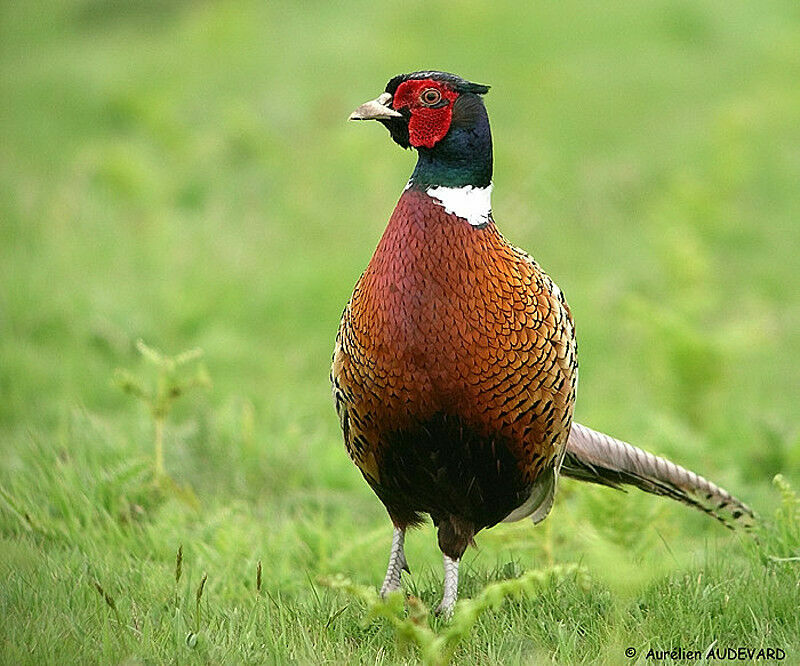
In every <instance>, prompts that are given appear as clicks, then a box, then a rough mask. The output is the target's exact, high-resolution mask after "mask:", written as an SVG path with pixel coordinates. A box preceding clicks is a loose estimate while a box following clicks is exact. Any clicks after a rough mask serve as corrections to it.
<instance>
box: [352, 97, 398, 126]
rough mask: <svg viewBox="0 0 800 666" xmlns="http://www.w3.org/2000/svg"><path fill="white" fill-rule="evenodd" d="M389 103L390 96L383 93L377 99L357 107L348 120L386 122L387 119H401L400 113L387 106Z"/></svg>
mask: <svg viewBox="0 0 800 666" xmlns="http://www.w3.org/2000/svg"><path fill="white" fill-rule="evenodd" d="M391 101H392V96H391V95H390V94H389V93H387V92H385V93H383V94H382V95H381V96H380V97H378V98H377V99H373V100H370V101H369V102H365V103H364V104H362V105H361V106H359V107H358V108H357V109H356V110H355V111H353V113H351V114H350V120H388V119H389V118H402V117H403V114H402V113H399V112H397V111H395V110H394V109H393V108H391V107H389V106H387V104H389V102H391Z"/></svg>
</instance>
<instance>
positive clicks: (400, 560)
mask: <svg viewBox="0 0 800 666" xmlns="http://www.w3.org/2000/svg"><path fill="white" fill-rule="evenodd" d="M404 541H405V530H402V529H400V528H399V527H395V528H394V536H393V537H392V550H391V552H390V553H389V566H388V567H387V569H386V577H385V578H384V579H383V585H381V597H385V596H386V595H387V594H390V593H392V592H395V591H396V590H399V589H400V575H401V574H402V573H403V571H408V570H409V569H408V562H406V554H405V551H404V550H403V543H404Z"/></svg>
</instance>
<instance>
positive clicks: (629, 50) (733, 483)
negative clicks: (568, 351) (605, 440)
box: [0, 0, 800, 664]
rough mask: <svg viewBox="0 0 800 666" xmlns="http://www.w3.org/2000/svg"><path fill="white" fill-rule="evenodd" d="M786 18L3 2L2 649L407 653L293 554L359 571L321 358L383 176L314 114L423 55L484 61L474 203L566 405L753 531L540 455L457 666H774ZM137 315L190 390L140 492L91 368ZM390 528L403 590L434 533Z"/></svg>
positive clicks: (786, 200)
mask: <svg viewBox="0 0 800 666" xmlns="http://www.w3.org/2000/svg"><path fill="white" fill-rule="evenodd" d="M301 7H303V8H304V9H303V10H301V9H300V8H301ZM798 44H800V8H799V7H798V4H797V2H796V0H784V1H778V0H765V1H764V2H759V3H729V2H722V1H721V0H720V1H711V0H702V1H699V2H683V1H680V2H667V1H666V0H663V1H660V2H649V3H630V2H603V3H593V4H589V5H587V4H586V3H580V2H572V1H571V0H569V1H566V2H557V3H556V2H538V3H526V2H520V3H485V2H471V3H470V2H467V3H461V2H459V3H456V2H422V1H417V2H408V3H386V2H384V3H375V2H366V1H363V2H360V1H353V2H347V3H322V2H319V3H317V2H314V3H306V4H305V5H300V4H299V3H289V2H287V3H280V2H274V3H273V2H270V3H264V2H260V1H255V0H254V1H252V2H230V3H213V2H204V3H200V2H197V3H191V2H178V1H174V2H168V1H166V0H163V1H158V0H140V1H139V2H135V3H125V2H114V1H112V0H85V1H82V2H79V1H78V0H61V1H53V2H50V3H34V2H31V3H3V5H2V8H0V576H1V577H2V584H0V617H1V618H2V622H0V625H1V628H0V638H1V640H0V662H2V663H8V664H18V663H72V662H74V663H78V662H80V663H126V664H135V663H166V662H168V663H208V662H211V663H240V662H248V663H262V662H265V663H280V664H283V663H301V664H302V663H331V664H333V663H344V662H354V663H378V664H389V663H414V662H416V661H417V660H419V659H421V658H423V657H424V658H429V659H431V660H434V659H435V658H436V648H435V646H433V647H430V646H429V648H428V650H429V651H428V652H424V651H420V650H419V649H418V648H417V647H415V646H414V645H413V641H411V642H409V641H408V640H403V639H402V634H403V632H404V631H407V630H408V628H409V626H410V625H408V624H403V620H402V619H401V615H402V611H398V612H399V613H400V615H395V616H392V612H393V611H391V609H386V608H380V607H376V608H373V615H372V616H370V615H369V614H368V606H369V603H367V602H365V601H364V598H365V597H366V596H368V593H367V592H366V591H364V590H361V589H360V588H359V589H352V590H351V593H350V594H348V593H347V592H346V591H342V590H340V589H331V588H329V587H326V586H325V585H323V584H322V583H321V582H320V580H321V577H325V576H334V575H337V574H342V575H344V576H347V577H348V578H349V579H351V580H352V581H356V582H357V583H358V584H360V585H371V586H374V585H377V584H378V583H379V582H380V581H381V579H382V576H383V572H384V567H385V561H386V557H387V555H388V548H389V544H390V538H391V526H390V524H389V521H388V519H387V517H386V515H385V513H384V511H383V509H382V507H381V505H380V503H379V502H378V500H377V499H376V498H375V497H374V496H373V495H372V493H371V492H370V490H369V489H368V487H367V486H366V484H364V483H363V481H362V479H361V478H360V476H359V474H358V473H357V471H356V470H355V468H354V467H353V466H352V465H351V463H350V462H349V460H348V458H347V456H346V454H345V452H344V448H343V446H342V444H341V439H340V434H339V431H338V421H337V419H336V417H335V414H334V411H333V406H332V404H331V399H330V391H329V387H328V379H327V376H328V366H329V359H330V353H331V350H332V346H333V339H334V335H335V331H336V327H337V324H338V320H339V315H340V313H341V310H342V307H343V306H344V303H345V302H346V299H347V297H348V296H349V294H350V290H351V288H352V286H353V284H354V282H355V280H356V279H357V278H358V275H359V274H360V271H361V270H362V269H363V267H364V266H365V265H366V263H367V261H368V260H369V257H370V254H371V252H372V249H373V247H374V246H375V244H376V242H377V239H378V238H379V236H380V233H381V231H382V229H383V226H384V225H385V222H386V220H387V218H388V216H389V214H390V212H391V210H392V208H393V206H394V203H395V201H396V199H397V197H398V195H399V193H400V191H401V190H402V187H403V186H404V184H405V181H406V178H407V176H408V174H409V173H410V171H411V168H412V166H413V156H412V155H411V154H410V153H404V152H403V151H400V150H399V149H397V148H396V147H394V146H393V144H391V142H390V141H389V138H388V135H387V133H386V132H385V131H384V130H383V129H382V128H380V127H376V126H364V125H358V126H356V125H354V124H348V123H347V122H346V120H345V119H346V118H347V115H348V114H349V112H350V111H351V110H352V109H353V108H354V107H355V106H356V105H358V104H360V103H361V102H363V101H364V100H366V99H370V98H372V97H374V96H375V95H377V93H378V92H380V91H381V90H382V88H383V86H384V85H385V82H386V80H388V79H389V78H390V77H391V76H393V75H394V74H397V73H400V72H405V71H411V70H415V69H420V68H430V67H435V68H439V69H445V70H451V71H455V72H457V73H459V74H462V75H464V76H466V77H468V78H470V79H472V80H475V81H479V82H483V83H489V84H491V85H492V86H493V88H492V91H491V92H490V94H489V95H488V97H487V105H488V108H489V112H490V115H491V119H492V123H493V130H494V136H495V147H496V168H495V196H494V201H493V204H494V212H495V217H496V219H497V221H498V224H499V225H500V227H501V229H502V230H503V232H504V233H505V234H506V235H507V237H509V238H510V239H511V240H512V241H513V242H514V243H515V244H518V245H520V246H522V247H524V248H526V249H528V250H529V251H531V252H532V254H533V255H534V256H535V257H536V258H537V260H538V261H539V262H540V263H541V264H542V265H543V266H544V267H545V268H546V269H547V270H548V271H549V272H550V274H551V275H552V276H553V277H554V278H555V279H556V280H557V281H558V283H559V284H560V286H561V287H562V288H563V290H564V291H565V293H566V294H567V297H568V298H569V301H570V304H571V305H572V310H573V313H574V315H575V318H576V321H577V327H578V336H579V342H580V360H581V386H580V390H579V400H578V406H577V414H576V417H577V419H578V420H579V421H581V422H583V423H586V424H588V425H591V426H593V427H595V428H598V429H603V430H606V431H607V432H610V433H612V434H614V435H617V436H620V437H623V438H625V439H627V440H629V441H632V442H634V443H636V444H638V445H640V446H643V447H645V448H647V449H650V450H652V451H654V452H659V453H662V454H665V455H668V456H669V457H671V458H673V459H674V460H676V461H679V462H681V463H682V464H685V465H687V466H689V467H691V468H693V469H695V470H697V471H699V472H701V473H703V474H704V475H706V476H708V477H709V478H711V479H713V480H715V481H717V482H719V483H721V484H723V485H725V486H726V487H728V488H729V489H730V490H732V491H734V492H735V493H736V494H737V495H739V496H740V497H741V498H742V499H744V500H745V501H747V502H749V503H751V504H752V506H754V508H755V509H756V510H757V511H758V512H759V514H760V516H761V517H762V525H763V527H762V528H761V530H760V537H759V540H758V543H756V542H754V541H753V540H752V539H751V538H749V537H747V536H739V535H736V534H733V533H730V532H728V531H727V530H725V529H723V528H722V527H720V526H719V525H718V524H715V523H714V521H711V520H709V519H708V518H706V517H705V516H702V515H700V514H697V515H696V514H695V513H693V512H691V511H690V510H689V509H686V508H684V507H681V506H677V505H675V506H673V505H671V504H670V503H668V502H665V501H663V500H661V501H660V500H658V499H654V498H650V497H647V496H644V495H642V494H638V493H630V494H622V493H616V492H612V491H609V490H605V489H601V488H591V487H585V486H580V485H578V484H576V483H570V482H564V483H563V485H562V488H561V492H560V494H559V497H558V498H557V502H556V506H555V508H554V510H553V512H552V514H551V516H550V518H549V519H548V521H546V522H545V523H544V524H543V525H541V526H539V527H537V528H534V527H533V526H532V525H530V524H529V523H527V522H526V523H522V524H515V525H510V526H500V527H497V528H495V529H493V530H490V531H487V532H485V533H482V534H480V535H479V537H478V539H477V543H478V546H479V548H478V549H477V550H471V551H470V552H469V553H468V555H467V556H466V557H465V563H464V566H463V568H462V570H463V585H462V590H463V596H464V597H465V598H467V597H476V596H478V595H479V594H480V593H481V590H484V588H485V587H486V586H487V585H489V584H491V583H493V582H495V581H501V580H506V579H511V578H514V577H515V576H518V575H519V574H521V573H522V572H525V571H528V572H537V571H541V572H544V573H545V574H547V575H544V574H543V582H542V583H541V584H540V585H539V586H538V587H536V589H534V590H531V591H528V593H526V594H524V595H522V596H521V597H519V598H516V599H514V600H509V601H507V602H506V603H505V604H501V605H499V606H498V607H496V608H492V609H490V610H487V611H486V612H485V613H484V614H483V615H482V616H481V617H480V618H479V619H478V620H477V622H476V624H475V626H474V627H472V629H471V631H469V632H468V633H467V634H466V635H465V636H464V637H463V640H462V642H461V643H460V644H459V645H458V647H457V648H456V651H455V660H456V661H457V663H459V664H509V663H541V662H543V661H550V660H552V661H554V662H557V663H565V664H568V663H595V662H600V663H609V664H624V663H631V664H633V663H647V662H648V661H649V660H648V658H647V656H646V655H647V652H648V650H649V649H650V648H653V649H657V650H670V649H672V648H679V647H680V648H683V649H686V650H690V649H693V650H704V649H706V648H708V647H709V646H711V645H712V644H713V642H714V641H717V644H716V645H717V646H718V647H719V648H721V649H726V648H729V647H730V648H736V647H739V646H746V647H750V648H761V647H773V648H781V649H783V650H784V651H785V653H786V659H785V660H784V663H798V662H800V612H799V611H798V599H800V583H799V582H798V581H800V562H798V559H797V558H798V556H800V527H799V526H798V525H799V523H800V503H798V499H797V496H796V495H794V496H793V495H792V493H791V492H790V490H788V489H786V487H784V490H783V493H782V494H781V492H779V490H780V489H779V488H778V487H776V485H775V484H774V483H773V477H774V476H775V475H776V474H779V473H780V474H783V476H784V478H785V479H786V482H787V483H789V484H791V486H792V487H794V489H795V491H797V490H798V489H800V439H799V437H800V435H799V434H798V427H797V414H798V404H800V384H799V383H798V363H800V299H798V294H800V271H799V270H798V260H797V254H798V248H800V83H798V82H800V50H798V48H797V45H798ZM139 339H141V340H144V341H145V342H146V343H147V344H148V345H150V346H151V347H154V348H157V349H160V350H162V351H163V352H165V353H168V354H176V353H179V352H182V351H184V350H187V349H195V348H200V349H202V350H203V353H204V355H203V357H202V359H200V360H199V361H191V362H189V363H187V364H186V365H185V366H183V367H182V368H180V369H179V370H178V371H176V372H178V377H179V379H178V381H182V380H181V379H180V378H181V377H183V378H184V379H186V381H190V380H191V379H192V378H193V377H195V374H194V373H195V372H201V375H200V379H203V377H204V376H205V375H203V374H202V373H207V376H208V377H210V381H211V384H210V386H205V385H203V386H198V387H196V388H194V389H192V390H191V391H186V395H185V396H183V395H182V396H181V397H180V398H179V399H178V400H176V401H175V403H174V405H173V406H172V409H171V410H170V411H169V413H168V415H167V417H166V419H165V421H164V423H163V445H164V450H165V464H166V469H167V472H168V473H169V475H170V477H171V478H172V479H174V482H169V481H167V480H166V479H164V478H162V479H161V480H160V481H158V482H155V481H154V476H153V475H154V470H153V456H154V446H155V440H156V431H157V430H158V429H159V423H160V419H159V418H155V419H154V418H153V413H152V410H149V409H148V408H147V406H146V405H145V404H143V403H142V401H140V400H137V399H136V396H135V395H132V393H131V392H130V391H128V392H125V391H123V390H121V389H120V384H121V382H120V377H121V375H120V373H119V372H117V370H118V369H123V370H125V371H127V372H129V373H131V375H130V376H131V377H138V378H140V379H141V381H142V382H147V383H148V386H149V385H150V384H155V383H157V381H159V379H160V380H161V381H162V388H164V387H165V386H167V383H165V382H167V381H168V379H169V378H168V377H167V376H166V374H165V373H166V370H165V369H164V368H161V369H159V366H158V365H157V364H155V363H153V359H148V358H146V357H145V356H143V355H142V354H141V353H140V351H139V350H138V348H137V344H136V342H137V340H139ZM159 373H161V374H159ZM115 378H116V380H115ZM187 378H188V379H187ZM137 381H138V380H137ZM122 383H124V381H123V382H122ZM200 383H202V384H205V382H200ZM129 388H130V385H129ZM179 548H181V549H182V561H181V564H180V569H181V571H180V576H176V573H177V572H176V554H177V552H178V550H179ZM407 552H408V556H409V561H410V564H411V568H412V572H413V575H411V576H410V577H409V578H408V579H407V589H408V590H409V591H410V592H412V593H413V594H414V595H416V596H418V597H419V598H420V599H421V600H422V602H423V603H424V604H426V605H431V604H433V603H435V602H436V601H437V600H438V599H437V595H438V594H440V591H441V581H440V559H439V557H440V556H439V554H438V550H437V548H436V544H435V535H434V533H433V530H432V528H431V527H430V526H426V527H424V528H423V529H421V530H420V531H418V532H416V533H414V534H412V535H410V537H409V539H408V543H407ZM259 561H260V562H261V565H262V573H261V580H260V586H259V585H258V582H257V566H258V562H259ZM554 565H563V566H565V567H569V566H570V565H578V566H579V567H580V573H575V572H573V573H569V572H566V573H565V572H562V573H560V574H559V573H557V572H556V573H552V569H551V567H553V566H554ZM547 572H551V573H547ZM204 575H207V579H204V578H203V576H204ZM176 578H178V579H179V580H178V581H177V582H176ZM201 580H205V583H204V587H203V589H202V596H201V598H200V600H199V602H198V601H197V599H198V589H199V587H200V584H201ZM490 589H494V588H490ZM359 595H360V596H359ZM412 611H414V607H413V606H412ZM419 612H421V611H420V610H419V609H417V610H416V611H414V613H419ZM381 613H383V615H381ZM385 615H389V616H390V617H388V618H387V617H385ZM415 617H416V616H415ZM392 618H394V619H392ZM419 621H420V622H421V623H422V624H421V625H418V626H426V625H425V620H424V618H423V619H420V620H419ZM431 622H432V626H433V630H434V631H436V632H439V633H438V635H439V636H440V637H443V636H446V635H448V634H447V632H448V631H450V632H452V631H453V630H452V629H448V628H447V627H444V626H443V625H442V624H441V623H439V622H438V620H437V621H433V620H432V621H431ZM398 626H399V629H398V628H397V627H398ZM428 638H429V639H430V636H428ZM628 647H631V648H634V649H635V650H636V655H635V656H634V657H633V658H629V657H626V656H625V649H626V648H628ZM439 656H440V657H442V656H444V653H442V654H440V655H439ZM672 661H673V660H672V659H671V658H668V659H666V660H664V661H663V662H659V663H672Z"/></svg>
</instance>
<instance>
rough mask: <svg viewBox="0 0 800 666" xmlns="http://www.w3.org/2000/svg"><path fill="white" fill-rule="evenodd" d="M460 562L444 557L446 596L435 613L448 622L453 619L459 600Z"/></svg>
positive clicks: (444, 595) (443, 596)
mask: <svg viewBox="0 0 800 666" xmlns="http://www.w3.org/2000/svg"><path fill="white" fill-rule="evenodd" d="M460 561H461V560H454V559H452V558H451V557H448V556H447V555H445V556H444V594H443V595H442V602H441V603H440V604H439V605H438V606H437V607H436V611H435V613H436V614H437V615H441V616H442V617H444V618H446V619H448V620H449V619H450V618H451V617H453V609H454V608H455V607H456V599H458V563H459V562H460Z"/></svg>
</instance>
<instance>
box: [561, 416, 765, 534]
mask: <svg viewBox="0 0 800 666" xmlns="http://www.w3.org/2000/svg"><path fill="white" fill-rule="evenodd" d="M561 474H562V475H564V476H568V477H570V478H573V479H578V480H580V481H589V482H591V483H598V484H601V485H604V486H609V487H611V488H617V489H620V490H622V489H623V488H622V487H623V486H626V485H629V486H635V487H636V488H640V489H641V490H644V491H645V492H648V493H652V494H653V495H661V496H663V497H670V498H672V499H674V500H676V501H678V502H682V503H684V504H688V505H689V506H693V507H694V508H696V509H699V510H700V511H703V512H704V513H707V514H709V515H710V516H713V517H714V518H716V519H717V520H719V521H720V522H721V523H722V524H724V525H725V526H726V527H729V528H731V529H733V528H734V527H745V528H746V527H750V526H751V525H752V524H753V519H754V517H755V516H754V514H753V511H752V509H751V508H750V507H749V506H747V505H746V504H744V503H743V502H741V501H740V500H738V499H737V498H736V497H734V496H733V495H731V494H730V493H729V492H728V491H727V490H725V489H724V488H720V487H719V486H717V485H716V484H714V483H712V482H711V481H708V480H707V479H704V478H703V477H702V476H700V475H698V474H695V473H694V472H691V471H689V470H687V469H685V468H683V467H681V466H680V465H676V464H675V463H673V462H671V461H669V460H667V459H665V458H659V457H658V456H654V455H653V454H652V453H648V452H647V451H643V450H642V449H638V448H636V447H635V446H631V445H630V444H628V443H627V442H622V441H620V440H618V439H614V438H613V437H609V436H608V435H604V434H603V433H600V432H597V431H596V430H592V429H591V428H587V427H586V426H584V425H581V424H580V423H573V424H572V429H571V430H570V434H569V440H568V442H567V452H566V455H565V456H564V462H563V464H562V466H561Z"/></svg>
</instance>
